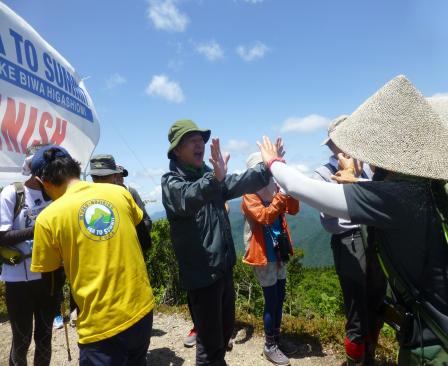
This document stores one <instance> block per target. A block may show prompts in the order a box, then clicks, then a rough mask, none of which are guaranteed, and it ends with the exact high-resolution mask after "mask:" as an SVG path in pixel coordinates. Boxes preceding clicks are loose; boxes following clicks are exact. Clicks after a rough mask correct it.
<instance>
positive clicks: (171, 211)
mask: <svg viewBox="0 0 448 366" xmlns="http://www.w3.org/2000/svg"><path fill="white" fill-rule="evenodd" d="M221 197H222V183H221V182H219V181H218V180H217V179H216V178H215V175H214V174H213V172H208V173H205V174H204V176H203V177H202V178H199V179H198V180H196V181H194V182H190V181H187V180H185V179H184V178H182V177H181V176H179V175H176V174H173V173H167V174H166V175H164V176H163V177H162V202H163V206H164V207H165V210H166V212H167V214H168V215H176V216H183V217H187V216H191V215H194V214H195V213H196V212H197V211H198V210H199V209H200V208H201V207H202V206H204V205H205V204H207V203H208V202H210V201H212V200H214V199H218V198H221Z"/></svg>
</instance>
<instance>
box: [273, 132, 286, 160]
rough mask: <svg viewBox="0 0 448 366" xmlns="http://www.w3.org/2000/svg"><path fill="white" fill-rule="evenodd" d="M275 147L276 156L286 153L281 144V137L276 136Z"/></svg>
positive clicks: (282, 155)
mask: <svg viewBox="0 0 448 366" xmlns="http://www.w3.org/2000/svg"><path fill="white" fill-rule="evenodd" d="M275 147H276V148H277V153H278V156H280V157H284V156H285V154H286V151H285V147H284V145H283V139H282V138H281V137H277V140H276V141H275Z"/></svg>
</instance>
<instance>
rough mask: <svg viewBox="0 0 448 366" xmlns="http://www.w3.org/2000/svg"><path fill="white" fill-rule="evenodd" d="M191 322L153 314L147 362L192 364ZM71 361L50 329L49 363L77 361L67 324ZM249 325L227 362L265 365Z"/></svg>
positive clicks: (329, 365)
mask: <svg viewBox="0 0 448 366" xmlns="http://www.w3.org/2000/svg"><path fill="white" fill-rule="evenodd" d="M190 327H191V323H190V322H189V321H187V320H185V319H184V317H183V316H181V315H177V314H174V315H173V314H169V315H168V314H160V313H159V314H157V315H156V316H155V317H154V326H153V335H152V338H151V345H150V347H149V352H148V365H151V366H190V365H191V366H193V365H194V364H195V362H194V360H195V348H194V347H193V348H185V347H184V346H183V344H182V339H183V337H184V336H185V335H186V334H187V333H188V331H189V330H190ZM68 332H69V343H70V350H71V356H72V361H71V362H69V361H68V360H67V349H66V344H65V335H64V330H63V329H58V330H55V331H54V332H53V356H52V365H55V366H65V365H77V364H78V346H77V343H76V342H77V335H76V329H75V328H71V327H68ZM252 333H253V332H252V331H251V329H248V328H242V329H238V330H237V333H236V337H235V340H234V347H233V350H232V351H231V352H228V353H227V355H226V361H227V363H228V365H229V366H239V365H244V366H269V365H272V364H271V363H269V362H267V361H266V360H265V359H264V358H263V356H262V354H261V351H262V347H263V339H262V338H261V337H259V336H257V335H254V334H252ZM10 344H11V330H10V326H9V324H8V323H7V322H5V323H0V366H3V365H5V366H6V365H7V364H8V356H9V347H10ZM33 350H34V345H32V346H31V348H30V351H29V353H28V360H29V364H32V355H33ZM342 361H343V360H342V358H341V356H340V355H336V354H333V352H332V351H331V350H316V349H309V350H308V351H307V353H306V354H299V355H297V356H295V357H294V358H292V359H291V365H292V366H294V365H297V366H298V365H303V366H317V365H325V366H333V365H335V366H336V365H337V366H340V365H341V364H342V363H343V362H342Z"/></svg>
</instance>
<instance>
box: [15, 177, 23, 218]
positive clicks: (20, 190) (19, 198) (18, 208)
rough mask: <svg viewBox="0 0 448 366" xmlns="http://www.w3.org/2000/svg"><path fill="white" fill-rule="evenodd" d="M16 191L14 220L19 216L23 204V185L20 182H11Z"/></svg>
mask: <svg viewBox="0 0 448 366" xmlns="http://www.w3.org/2000/svg"><path fill="white" fill-rule="evenodd" d="M12 185H13V186H14V189H15V191H16V204H15V206H14V220H15V219H16V217H17V216H19V214H20V211H22V208H23V206H25V186H24V185H23V183H22V182H14V183H12Z"/></svg>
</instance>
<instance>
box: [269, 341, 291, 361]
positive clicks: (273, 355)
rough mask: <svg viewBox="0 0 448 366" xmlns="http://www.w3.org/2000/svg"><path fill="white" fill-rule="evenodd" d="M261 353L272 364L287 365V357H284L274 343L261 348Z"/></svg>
mask: <svg viewBox="0 0 448 366" xmlns="http://www.w3.org/2000/svg"><path fill="white" fill-rule="evenodd" d="M263 354H264V356H265V357H266V358H267V360H268V361H271V362H272V363H273V364H274V365H278V366H288V365H290V363H289V358H288V357H286V356H285V355H284V354H283V352H282V351H280V349H279V348H278V346H277V345H276V344H273V345H269V346H268V345H265V346H264V349H263Z"/></svg>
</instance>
